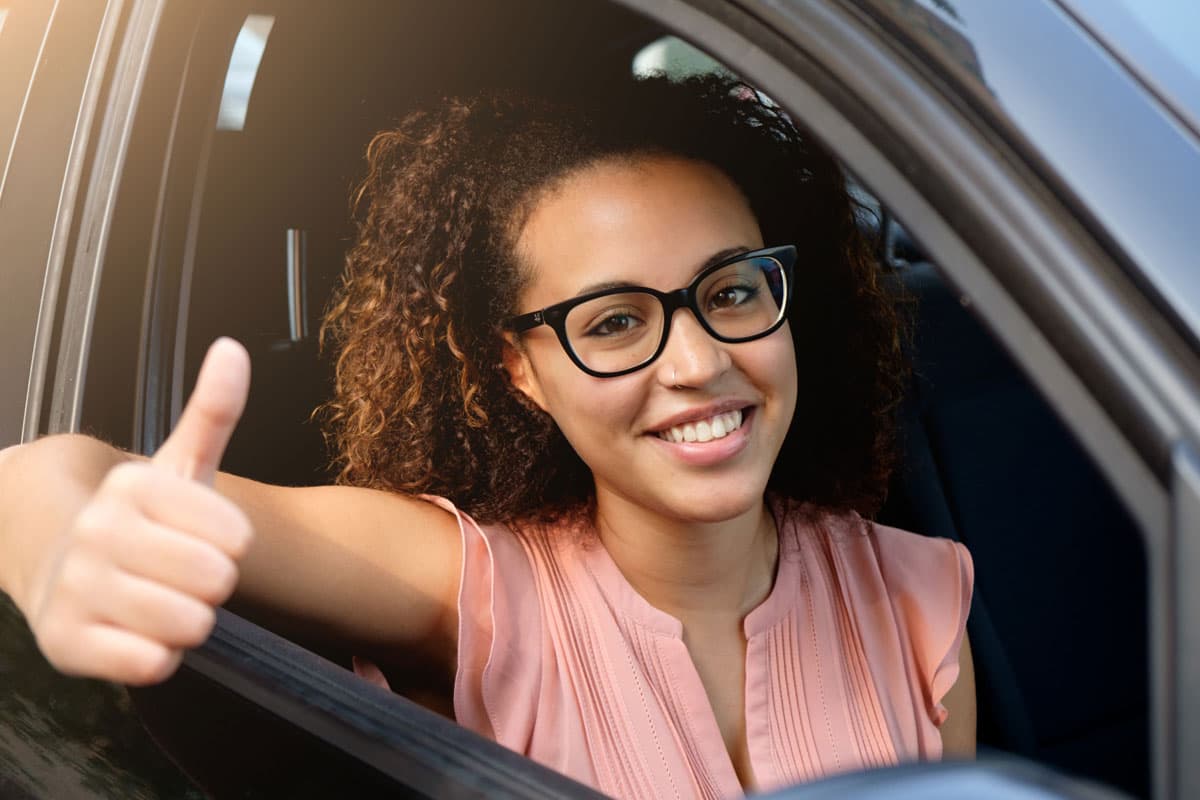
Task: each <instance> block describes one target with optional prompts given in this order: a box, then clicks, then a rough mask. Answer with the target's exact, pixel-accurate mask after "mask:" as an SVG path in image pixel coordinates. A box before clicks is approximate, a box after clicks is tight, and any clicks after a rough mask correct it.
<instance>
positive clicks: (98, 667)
mask: <svg viewBox="0 0 1200 800" xmlns="http://www.w3.org/2000/svg"><path fill="white" fill-rule="evenodd" d="M43 650H45V645H44V644H43ZM47 655H49V654H48V653H47ZM182 660H183V650H181V649H179V648H174V647H168V646H166V645H164V644H162V643H161V642H156V641H153V640H151V639H148V638H146V637H145V636H141V635H139V634H136V633H133V632H131V631H128V630H125V629H122V628H119V627H114V626H112V625H106V624H103V623H93V624H87V625H83V626H81V627H80V628H79V629H78V630H76V631H74V635H73V637H72V646H71V647H70V648H68V649H66V652H65V653H64V655H63V656H62V658H60V659H54V658H52V659H51V661H52V662H53V663H54V666H55V667H56V668H57V669H59V670H60V671H62V672H65V673H66V674H68V675H79V676H82V677H89V678H100V679H102V680H108V681H115V682H117V683H126V684H129V685H131V686H148V685H150V684H154V683H161V682H162V681H165V680H166V679H167V678H169V677H171V675H173V674H174V673H175V670H176V669H178V668H179V664H180V662H181V661H182Z"/></svg>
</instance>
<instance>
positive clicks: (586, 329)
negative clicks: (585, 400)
mask: <svg viewBox="0 0 1200 800" xmlns="http://www.w3.org/2000/svg"><path fill="white" fill-rule="evenodd" d="M786 280H787V279H786V275H785V274H784V271H783V268H782V267H781V266H780V265H779V263H778V262H777V261H775V260H774V259H772V258H766V257H759V258H750V259H746V260H743V261H737V262H734V263H732V264H727V265H725V266H724V267H721V268H720V269H718V270H716V271H714V272H712V273H709V274H708V275H706V276H704V278H703V280H701V281H700V283H699V284H698V285H697V286H696V287H695V299H696V305H697V307H699V309H700V313H701V315H702V316H703V317H704V322H705V323H706V324H707V325H708V327H709V328H710V329H711V330H712V331H713V332H714V333H716V334H717V336H718V338H721V339H725V340H745V339H753V338H755V337H756V336H760V335H762V334H763V333H765V332H767V331H768V330H770V329H771V327H772V326H773V325H775V323H777V322H778V321H779V319H780V317H782V316H783V314H784V313H785V308H784V301H785V298H786V297H787V285H786ZM665 319H666V314H665V312H664V311H663V306H662V303H661V302H660V301H659V299H658V298H657V297H656V296H654V295H652V294H648V293H646V292H642V291H629V292H621V293H618V294H609V295H605V296H603V297H597V298H594V299H592V300H589V301H587V302H585V303H581V304H579V305H577V306H575V307H574V308H572V309H571V311H570V312H569V313H568V314H567V317H566V320H565V323H566V331H567V339H568V341H569V342H570V345H571V349H572V350H573V351H574V352H575V355H576V356H577V357H578V358H579V360H580V361H582V362H583V363H584V364H585V365H587V367H588V368H589V369H591V370H594V371H596V372H601V373H612V372H621V371H623V370H627V369H631V368H633V367H637V366H640V365H641V364H644V363H646V362H647V361H649V360H650V359H651V358H653V357H654V354H655V352H657V350H658V348H659V344H660V343H661V341H662V338H663V331H664V327H665V324H666V323H665Z"/></svg>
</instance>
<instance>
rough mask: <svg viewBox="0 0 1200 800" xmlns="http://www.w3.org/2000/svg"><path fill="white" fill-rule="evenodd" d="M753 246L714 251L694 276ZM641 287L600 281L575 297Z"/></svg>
mask: <svg viewBox="0 0 1200 800" xmlns="http://www.w3.org/2000/svg"><path fill="white" fill-rule="evenodd" d="M752 249H753V248H751V247H746V246H745V245H737V246H736V247H726V248H725V249H724V250H718V251H717V252H715V253H713V254H712V255H711V256H709V257H708V258H707V259H705V261H704V263H703V264H701V265H700V266H698V267H696V271H695V272H693V273H692V278H695V277H696V276H697V275H699V274H700V273H701V272H704V270H706V269H708V268H709V267H711V266H712V265H713V264H719V263H721V262H722V261H724V260H725V259H727V258H732V257H733V256H736V255H737V254H738V253H748V252H750V251H751V250H752ZM626 287H629V288H640V287H641V284H637V283H633V282H632V281H601V282H600V283H591V284H588V285H587V286H585V287H583V288H582V289H580V290H579V291H578V292H576V293H575V297H581V296H583V295H585V294H591V293H592V292H603V291H604V290H605V289H622V288H626Z"/></svg>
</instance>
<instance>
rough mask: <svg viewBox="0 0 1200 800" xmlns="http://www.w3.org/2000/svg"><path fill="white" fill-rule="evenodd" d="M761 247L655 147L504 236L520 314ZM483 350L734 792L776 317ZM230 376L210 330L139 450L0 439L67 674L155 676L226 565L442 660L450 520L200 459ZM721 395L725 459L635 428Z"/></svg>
mask: <svg viewBox="0 0 1200 800" xmlns="http://www.w3.org/2000/svg"><path fill="white" fill-rule="evenodd" d="M763 244H765V243H764V242H763V241H762V237H761V234H760V232H759V228H758V225H757V223H756V221H755V218H754V216H753V214H751V213H750V210H749V208H748V207H747V204H746V201H745V199H744V198H743V197H742V195H741V193H740V192H739V191H738V189H737V188H736V187H735V186H734V185H733V184H732V183H731V182H730V181H729V180H728V179H727V178H726V177H725V176H724V175H723V174H722V173H721V172H719V171H717V170H716V169H714V168H712V167H710V166H707V165H705V164H701V163H697V162H691V161H686V160H681V159H675V158H665V157H660V158H643V159H640V160H633V161H630V160H621V161H608V162H601V163H599V164H596V165H593V166H591V167H588V168H587V169H585V170H583V171H579V172H577V173H574V174H572V175H570V176H568V177H567V178H566V179H565V180H563V181H561V182H560V183H558V184H556V185H555V187H554V188H553V189H552V190H550V191H548V192H547V193H546V194H545V195H543V196H542V197H541V198H539V201H538V202H537V204H536V205H535V207H534V209H533V211H532V214H531V216H530V217H529V219H528V221H527V224H526V225H525V226H524V228H523V229H522V233H521V236H520V237H519V242H518V249H519V255H520V257H521V259H522V260H523V261H524V263H525V265H526V266H527V268H528V269H529V270H530V273H531V280H530V282H529V284H528V287H527V290H526V291H525V293H524V295H523V296H522V297H521V308H520V310H521V311H529V310H533V309H536V308H541V307H543V306H546V305H549V304H551V303H554V302H558V301H561V300H563V299H565V298H567V297H571V296H573V295H575V294H577V293H579V292H580V291H581V290H583V289H585V288H586V287H588V286H591V285H594V284H595V283H598V282H603V281H628V282H630V283H635V284H642V285H649V286H651V287H654V288H657V289H660V290H671V289H675V288H678V287H680V286H684V285H687V284H688V283H689V282H690V281H691V279H692V278H693V276H694V275H695V273H696V272H697V271H698V270H699V269H700V268H701V266H702V265H703V264H704V263H705V261H707V260H709V259H710V258H711V257H713V256H714V255H716V254H718V253H722V252H725V251H727V250H729V249H730V248H744V249H753V248H756V247H760V246H762V245H763ZM770 244H778V243H775V242H772V243H770ZM504 358H505V366H506V368H507V370H508V373H509V375H510V377H511V379H512V381H513V383H514V384H515V385H516V386H517V387H518V388H519V389H520V390H521V391H522V392H524V393H525V394H526V396H528V397H529V398H530V399H531V400H532V401H533V402H535V403H536V404H537V405H539V406H540V407H541V408H543V409H544V410H545V411H547V412H548V413H549V414H550V415H551V416H553V417H554V419H555V421H556V422H557V423H558V425H559V426H560V427H561V428H562V430H563V431H564V433H565V435H566V436H567V438H568V439H569V440H570V442H571V443H572V445H573V446H574V447H575V448H576V450H577V452H578V453H579V454H580V456H581V457H582V458H583V459H584V461H585V462H587V464H588V465H589V466H590V467H591V469H592V471H593V473H594V476H595V482H596V508H597V523H598V524H597V527H598V533H599V536H600V537H601V539H602V541H603V542H604V544H605V546H606V547H607V548H608V550H609V552H610V553H611V555H612V557H613V560H614V561H615V562H616V564H617V566H618V567H619V568H620V569H621V571H622V572H623V573H624V575H625V576H626V578H627V579H628V580H629V581H630V583H631V584H632V585H633V586H634V587H635V588H636V589H637V590H638V591H639V592H640V593H641V594H642V595H643V596H644V597H645V598H646V599H647V600H648V601H649V602H651V603H652V604H653V605H655V606H657V607H659V608H660V609H662V610H663V611H665V612H667V613H669V614H672V615H674V616H675V617H676V618H677V619H679V620H680V622H681V623H682V624H683V628H684V641H685V642H686V643H687V645H688V648H689V651H690V652H691V654H692V657H693V660H694V661H695V663H696V667H697V671H698V672H699V674H700V677H701V680H702V681H703V683H704V686H705V688H706V690H707V692H708V695H709V699H710V701H711V702H712V706H713V710H714V712H715V715H716V717H717V721H718V725H719V726H720V729H721V731H722V734H723V736H724V738H725V742H726V746H727V748H728V750H729V753H730V756H731V758H732V760H733V763H734V766H735V769H736V770H737V772H738V775H739V777H740V778H741V780H742V783H743V785H744V786H746V787H747V788H753V787H754V786H755V780H754V776H753V774H752V772H751V770H750V767H749V758H748V754H747V752H746V741H745V725H744V720H745V711H744V708H743V690H744V683H745V675H744V665H745V644H746V643H745V640H744V638H743V635H742V628H741V623H742V620H743V618H744V617H745V615H746V614H747V613H748V612H749V611H750V610H752V609H753V608H754V607H756V606H757V605H758V604H759V603H761V601H762V600H763V599H764V598H765V597H766V596H767V595H768V594H769V592H770V590H771V586H772V583H773V580H774V574H775V566H776V562H777V552H776V550H777V541H776V533H775V530H774V523H773V521H772V519H771V517H770V515H769V514H768V513H767V512H766V510H765V507H764V503H763V492H764V490H765V488H766V485H767V480H768V476H769V474H770V471H771V468H772V465H773V463H774V461H775V458H776V456H777V454H778V452H779V448H780V447H781V445H782V443H783V440H784V437H785V433H786V431H787V428H788V424H789V421H790V419H791V416H792V413H793V410H794V408H795V405H796V398H797V392H798V390H799V389H798V376H797V371H796V365H795V354H794V352H793V346H792V339H791V337H790V335H789V333H788V331H787V328H786V326H785V327H783V328H781V329H780V330H779V331H776V332H775V333H773V334H771V335H770V336H767V337H764V338H763V339H760V340H757V341H754V342H747V343H742V344H737V345H729V344H723V343H720V342H717V341H716V340H714V339H712V338H711V337H709V336H708V335H707V333H705V332H704V331H703V329H702V328H701V327H700V326H699V324H698V323H697V322H696V320H695V319H694V318H693V317H692V316H691V314H690V312H686V311H684V312H677V313H676V315H675V317H674V319H673V321H672V324H671V329H670V338H669V341H668V344H667V347H666V350H665V351H664V352H663V354H662V355H661V356H660V358H659V360H658V361H656V362H655V363H654V364H652V365H650V366H648V367H646V368H645V369H643V370H640V371H637V372H634V373H631V374H630V375H626V376H622V377H620V378H610V379H597V378H592V377H590V376H588V375H586V374H585V373H583V372H582V371H580V370H579V369H578V368H577V367H575V366H574V364H573V363H572V362H571V361H570V360H569V359H568V357H567V355H566V353H564V352H563V350H562V348H561V346H560V345H559V343H558V341H557V339H556V338H555V336H554V335H553V333H552V332H551V331H550V329H549V328H545V327H543V328H539V329H536V330H534V331H531V332H529V333H528V334H527V335H525V336H524V337H523V338H522V340H521V341H519V342H514V343H512V344H510V346H509V347H507V348H506V350H505V356H504ZM248 385H249V363H248V359H247V358H246V354H245V351H244V350H242V349H241V348H240V347H238V346H237V345H236V344H235V343H232V342H228V341H225V342H219V343H218V344H217V345H215V346H214V348H213V349H212V351H210V357H209V359H208V360H206V363H205V366H204V368H203V369H202V371H201V377H200V379H199V380H198V383H197V388H196V390H195V393H194V394H193V396H192V398H191V399H190V401H189V404H188V408H187V410H186V411H185V414H184V416H183V418H182V419H181V420H180V423H179V425H178V426H177V428H176V430H175V431H173V432H172V435H171V436H170V437H169V439H168V441H167V443H166V444H165V445H164V446H163V448H161V449H160V450H159V452H158V454H156V456H155V457H154V459H152V460H148V459H140V458H136V457H134V456H130V455H129V454H123V453H120V452H118V451H115V450H113V449H112V448H109V447H107V446H105V445H102V444H101V443H98V442H95V441H94V440H90V439H87V438H86V437H53V438H51V439H47V440H43V441H42V442H38V443H35V444H34V445H28V446H22V447H21V448H19V449H18V450H17V451H15V452H7V453H5V454H4V457H3V459H0V490H3V494H4V496H12V497H26V498H29V502H27V503H22V504H13V505H12V506H11V507H3V508H0V552H3V553H5V555H6V559H4V560H3V562H2V563H0V586H2V587H3V588H4V589H5V591H7V592H9V593H10V594H12V595H13V596H14V598H15V599H16V600H17V602H18V605H19V606H20V607H21V608H22V610H23V611H24V613H25V614H26V616H27V617H28V618H29V621H30V624H31V627H33V629H34V632H35V634H36V635H37V637H38V641H39V644H40V645H41V647H42V649H43V652H45V653H46V655H47V657H48V658H49V659H50V660H51V662H52V663H54V664H55V666H57V667H58V668H59V669H61V670H63V671H65V672H69V673H72V674H78V675H90V676H96V677H104V678H108V679H110V680H116V681H121V682H126V683H138V684H140V683H153V682H157V681H161V680H163V679H165V678H166V677H168V676H169V675H170V674H171V672H173V671H174V669H175V668H176V666H177V665H178V663H179V658H180V655H181V653H182V651H183V649H184V648H186V647H189V646H193V645H195V644H197V643H199V642H200V641H202V640H203V639H204V638H205V636H207V634H208V632H209V630H210V629H211V626H212V607H213V606H215V605H217V604H219V603H221V602H223V601H224V600H225V598H227V597H228V594H229V592H230V591H231V590H232V589H233V587H234V583H235V581H236V584H237V588H236V595H235V598H234V599H235V601H237V602H238V603H241V604H243V606H245V607H255V608H261V609H267V610H268V611H269V613H270V615H271V619H272V622H273V623H276V624H277V625H278V627H279V628H280V629H281V630H283V631H285V632H294V633H296V634H298V635H305V634H313V635H319V636H320V637H321V638H322V639H324V640H325V641H330V642H333V643H336V644H339V645H341V646H343V647H344V648H345V649H347V650H348V651H350V652H355V653H361V654H363V655H366V656H370V657H371V658H372V659H373V660H376V661H379V662H381V663H382V664H383V665H384V666H385V667H386V666H387V665H388V663H389V662H392V661H393V659H394V661H395V662H396V663H401V662H403V661H404V660H405V659H406V658H407V659H409V660H411V658H412V656H413V654H414V652H418V653H422V654H424V655H425V656H426V657H427V658H428V660H429V661H430V663H431V664H432V665H435V666H436V668H438V669H440V670H442V671H443V673H444V674H448V675H453V670H454V664H455V661H454V657H455V652H456V641H455V636H456V632H457V622H458V620H457V607H456V596H457V589H458V576H459V566H460V562H461V550H460V543H459V539H458V530H457V525H456V524H455V522H454V518H453V517H452V516H450V515H449V514H447V513H446V512H444V511H442V510H440V509H438V508H436V507H434V506H432V505H431V504H428V503H425V502H422V501H420V500H417V499H415V498H412V497H407V496H403V495H399V494H396V493H392V492H385V491H376V490H371V489H361V488H353V487H347V486H335V487H309V488H285V487H276V486H268V485H265V484H261V483H257V482H255V481H251V480H247V479H244V478H238V477H235V476H231V475H227V474H224V473H217V472H215V470H216V466H217V464H218V463H219V461H220V456H221V452H222V451H223V449H224V447H225V443H226V442H227V440H228V437H229V435H230V433H231V431H232V428H233V425H234V424H235V422H236V420H237V417H238V416H239V414H240V413H241V409H242V406H243V405H244V401H245V395H246V392H247V391H248ZM722 400H733V401H736V402H737V404H738V405H739V406H745V407H752V408H753V413H752V416H751V417H750V419H749V420H748V421H747V423H745V424H744V425H743V427H744V428H745V429H746V430H745V432H744V435H745V436H746V443H745V446H744V447H743V448H742V449H741V450H740V451H739V452H737V453H736V454H734V455H731V456H730V457H728V458H727V459H725V460H723V461H720V462H719V463H715V464H710V465H707V466H695V465H692V464H688V463H684V462H683V461H681V460H680V459H678V458H676V457H675V456H674V455H672V451H671V449H670V448H669V447H664V443H663V442H661V441H660V440H658V439H657V438H656V437H655V436H653V431H655V430H657V429H659V428H661V427H662V426H663V424H664V422H665V421H666V420H667V419H668V418H670V417H673V416H675V415H678V414H680V413H681V412H687V411H689V410H694V409H697V408H701V407H704V406H707V405H709V404H711V403H712V402H714V401H722ZM64 464H66V465H70V468H69V469H68V468H66V467H64V466H62V465H64ZM150 556H152V557H150ZM201 564H203V565H205V566H204V567H203V569H198V568H197V565H201ZM167 607H169V608H171V609H172V610H171V613H169V614H162V613H159V612H158V611H156V609H162V608H167ZM80 642H87V643H88V646H87V647H80V646H79V643H80ZM963 654H964V656H965V659H964V663H963V677H962V678H961V679H960V681H959V683H958V684H957V685H956V686H955V688H954V690H953V691H952V692H951V695H950V697H948V698H947V699H946V704H947V706H948V707H949V708H950V712H951V715H950V720H951V721H949V722H948V723H947V725H946V728H945V740H946V749H947V752H948V753H958V754H964V755H965V754H969V753H971V752H973V750H974V684H973V678H972V677H971V672H970V669H969V664H970V660H969V650H968V646H967V645H966V644H964V653H963Z"/></svg>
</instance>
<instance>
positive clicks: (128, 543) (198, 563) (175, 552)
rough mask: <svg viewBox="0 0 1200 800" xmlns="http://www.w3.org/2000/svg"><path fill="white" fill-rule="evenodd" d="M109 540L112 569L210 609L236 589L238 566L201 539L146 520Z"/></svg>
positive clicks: (127, 526)
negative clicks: (194, 599)
mask: <svg viewBox="0 0 1200 800" xmlns="http://www.w3.org/2000/svg"><path fill="white" fill-rule="evenodd" d="M109 537H110V541H109V545H108V547H109V554H110V557H111V559H112V563H113V565H114V566H115V567H116V568H118V569H120V570H122V571H124V572H127V573H129V574H130V575H136V576H138V577H140V578H145V579H147V580H151V581H155V582H157V583H160V584H162V585H163V586H166V587H168V588H171V589H174V590H176V591H178V592H182V593H183V594H185V595H188V596H190V597H194V598H196V599H197V600H200V601H202V602H204V603H206V604H208V605H210V606H219V605H221V604H222V603H224V602H225V601H226V600H228V599H229V597H230V596H231V595H232V594H233V590H234V587H235V586H236V585H237V579H238V568H237V562H236V561H234V559H232V558H231V557H230V556H229V555H227V554H226V553H224V552H222V551H221V550H220V549H219V548H217V547H215V546H214V545H212V544H211V543H209V542H208V541H205V540H204V539H203V538H200V537H197V536H192V535H189V534H187V533H182V532H180V531H179V530H176V529H174V528H168V527H166V526H165V525H160V524H158V523H157V522H154V521H153V520H149V519H146V518H144V517H134V518H133V519H131V520H130V521H129V523H127V524H125V525H122V526H120V527H119V528H116V529H115V530H113V531H112V532H111V533H110V535H109Z"/></svg>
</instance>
